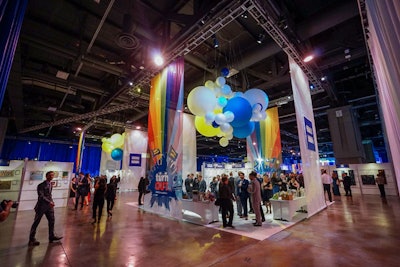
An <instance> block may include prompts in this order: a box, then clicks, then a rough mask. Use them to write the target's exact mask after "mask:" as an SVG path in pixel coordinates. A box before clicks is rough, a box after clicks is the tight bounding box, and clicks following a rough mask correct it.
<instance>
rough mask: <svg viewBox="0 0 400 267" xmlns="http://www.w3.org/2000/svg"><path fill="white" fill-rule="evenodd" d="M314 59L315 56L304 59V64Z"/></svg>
mask: <svg viewBox="0 0 400 267" xmlns="http://www.w3.org/2000/svg"><path fill="white" fill-rule="evenodd" d="M313 59H314V56H313V55H309V56H306V57H305V58H304V59H303V61H304V62H310V61H311V60H313Z"/></svg>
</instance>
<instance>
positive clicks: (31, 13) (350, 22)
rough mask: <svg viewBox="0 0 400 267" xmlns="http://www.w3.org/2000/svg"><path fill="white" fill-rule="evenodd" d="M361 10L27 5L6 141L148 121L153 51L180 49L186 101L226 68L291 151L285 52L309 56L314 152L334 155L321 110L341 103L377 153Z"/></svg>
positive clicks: (201, 140)
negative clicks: (266, 105) (256, 99)
mask: <svg viewBox="0 0 400 267" xmlns="http://www.w3.org/2000/svg"><path fill="white" fill-rule="evenodd" d="M359 13H360V12H359V8H358V3H357V1H356V0H347V1H344V0H313V1H310V0H309V1H306V0H283V1H279V0H269V1H258V0H252V1H250V0H247V1H232V0H222V1H201V0H180V1H179V0H178V1H170V0H168V1H167V0H162V1H161V0H160V1H150V0H137V1H128V0H118V1H105V0H97V1H93V0H92V1H91V0H85V1H82V0H81V1H79V0H56V1H41V0H30V1H29V3H28V7H27V10H26V14H25V18H24V22H23V26H22V29H21V34H20V40H19V45H18V48H17V51H16V53H15V59H14V65H13V69H12V71H11V74H10V79H9V84H8V88H7V93H6V97H5V101H4V103H3V106H2V110H1V116H4V117H8V118H9V125H8V133H7V134H8V136H13V137H14V136H17V137H20V138H28V137H29V138H32V137H35V138H41V139H45V138H49V139H59V140H66V141H76V140H77V139H78V133H76V131H75V129H76V127H77V126H80V127H86V129H87V138H88V139H87V141H88V142H98V143H100V139H101V138H102V137H103V136H109V135H111V134H113V133H116V132H120V133H121V132H123V131H124V129H125V127H136V126H138V125H140V126H142V127H147V108H148V97H149V94H148V92H149V80H150V79H151V77H153V76H154V75H155V74H156V73H157V72H158V71H159V69H158V68H156V67H155V66H154V65H153V64H152V61H151V53H152V52H153V51H154V50H155V49H160V50H161V51H162V52H163V53H164V56H165V57H166V59H167V62H168V61H171V60H173V59H175V58H176V57H177V56H180V55H184V56H185V95H186V96H187V95H188V93H189V92H190V90H191V89H192V88H194V87H196V86H199V85H202V84H204V82H205V81H206V80H208V79H212V80H214V79H215V78H216V77H217V76H219V75H220V70H221V69H222V68H224V67H228V68H230V69H235V70H236V71H237V74H235V75H233V76H231V77H230V78H228V79H227V83H228V84H230V85H231V86H232V88H233V90H234V91H245V90H247V89H249V88H260V89H263V90H264V91H265V92H266V93H267V94H268V96H269V99H270V102H271V103H270V106H278V107H279V116H280V127H281V139H282V148H283V152H284V155H285V156H288V155H289V156H290V155H291V154H292V153H293V154H295V155H298V153H297V152H298V151H299V144H298V137H297V127H296V120H295V111H294V105H293V102H292V101H290V99H289V100H288V96H291V95H292V90H291V85H290V76H289V67H288V56H287V54H286V53H287V52H288V51H289V52H290V53H292V52H293V53H295V54H296V55H298V57H299V58H301V57H303V56H304V55H306V54H308V53H310V52H313V53H315V54H316V58H315V60H314V61H313V62H310V63H308V64H307V65H305V63H303V68H305V69H306V70H308V72H307V73H308V76H309V78H310V81H311V83H312V86H313V87H314V88H313V89H311V92H312V98H313V107H314V112H315V122H316V126H317V136H318V143H319V151H320V156H321V157H326V156H328V157H330V156H333V152H332V142H331V137H330V133H329V125H328V119H327V114H326V110H327V109H329V108H334V107H338V106H342V105H348V104H350V105H353V110H354V112H355V114H356V115H357V118H358V121H359V124H360V129H361V133H362V139H363V141H364V142H372V143H373V145H374V147H375V149H378V150H379V151H384V150H385V146H384V141H383V137H382V136H383V135H382V130H381V121H380V116H379V111H378V108H377V104H376V94H375V89H374V87H373V81H372V78H371V71H370V66H369V61H368V54H367V50H366V46H365V40H364V34H363V28H362V25H361V21H362V19H361V17H360V14H359ZM271 25H273V26H272V27H271ZM213 37H215V38H216V39H217V40H218V43H219V47H218V48H215V47H214V41H213ZM259 38H261V39H262V40H260V41H261V42H257V40H258V39H259ZM282 38H283V41H280V40H282ZM276 41H278V44H277V42H276ZM282 48H283V49H285V50H283V49H282ZM285 52H286V53H285ZM57 74H64V75H65V74H66V75H67V77H62V76H59V75H57ZM323 76H325V77H326V78H327V80H326V81H320V78H321V77H323ZM130 82H132V83H133V84H132V85H131V84H130ZM139 90H140V91H139ZM244 143H245V140H244V139H242V140H239V139H233V140H231V141H230V144H229V146H228V147H227V148H222V147H220V146H219V144H218V140H216V139H213V138H205V137H203V136H201V135H198V140H197V147H198V151H197V153H198V155H226V154H229V155H231V156H232V157H240V156H243V155H245V153H246V149H245V147H244V146H243V144H244Z"/></svg>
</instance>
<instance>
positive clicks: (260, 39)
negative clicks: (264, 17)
mask: <svg viewBox="0 0 400 267" xmlns="http://www.w3.org/2000/svg"><path fill="white" fill-rule="evenodd" d="M264 40H265V34H262V33H260V34H259V35H258V37H257V43H259V44H262V43H263V42H264Z"/></svg>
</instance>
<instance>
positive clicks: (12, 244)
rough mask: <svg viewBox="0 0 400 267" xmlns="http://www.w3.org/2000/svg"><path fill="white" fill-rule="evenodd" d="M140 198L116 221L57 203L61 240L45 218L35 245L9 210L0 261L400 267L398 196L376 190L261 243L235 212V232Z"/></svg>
mask: <svg viewBox="0 0 400 267" xmlns="http://www.w3.org/2000/svg"><path fill="white" fill-rule="evenodd" d="M137 196H138V195H137V193H136V192H129V193H122V194H119V195H118V200H117V202H116V207H115V208H114V210H113V217H112V219H107V215H106V213H105V212H104V213H103V217H102V220H101V222H100V223H99V224H94V225H92V224H91V223H90V222H91V207H84V209H83V210H82V211H79V210H78V211H72V210H71V208H57V209H56V212H55V213H56V215H55V216H56V227H55V230H56V233H57V234H58V235H62V236H64V238H63V239H62V240H61V241H62V242H61V243H51V244H49V243H48V240H47V239H48V237H47V221H46V219H45V218H44V219H43V220H42V222H41V224H40V225H39V228H38V233H37V236H36V237H37V239H38V240H39V241H40V242H41V244H40V245H39V246H37V247H28V244H27V243H28V235H29V229H30V226H31V224H32V222H33V217H34V212H33V211H20V212H18V214H17V216H16V214H12V215H11V216H10V217H9V218H8V219H7V221H5V222H2V223H1V224H0V226H1V234H0V263H1V266H2V267H8V266H10V267H11V266H46V267H47V266H73V267H79V266H85V267H88V266H157V265H160V264H162V265H163V266H397V265H398V262H400V254H399V253H398V247H399V246H400V232H399V231H398V225H400V215H399V213H398V211H399V210H400V201H399V198H398V197H392V196H391V197H388V198H387V201H386V200H384V201H383V200H381V198H379V197H378V196H373V195H371V196H362V197H361V196H357V195H353V197H352V198H350V197H345V196H342V197H335V199H334V200H335V202H334V203H332V204H331V205H330V206H329V207H328V208H327V209H324V210H323V211H321V212H320V213H318V214H316V215H315V216H313V217H311V218H309V219H306V220H303V221H300V222H299V223H297V224H295V225H293V226H291V227H289V228H286V229H283V230H282V231H281V232H279V233H277V234H274V235H272V236H270V237H269V238H266V239H263V240H261V241H260V240H257V239H254V238H249V237H248V236H247V234H246V233H245V231H246V230H247V229H249V230H248V231H252V227H253V226H252V225H251V220H250V219H249V220H248V221H245V222H243V224H241V223H242V222H241V221H240V223H239V218H237V217H235V219H234V224H236V225H237V228H236V229H234V230H233V231H235V234H233V233H231V232H227V231H226V230H225V229H220V228H218V226H219V225H220V222H218V223H214V224H211V225H210V227H204V226H201V225H196V224H192V223H187V222H182V221H177V220H174V219H169V218H165V217H161V216H158V215H155V214H153V213H149V212H145V211H143V210H141V209H138V208H137V207H135V206H132V205H128V204H127V203H132V202H135V201H136V200H137ZM266 219H267V223H266V224H265V225H264V226H263V227H259V228H263V229H264V228H265V229H267V228H268V227H269V226H268V225H269V223H270V220H272V219H271V216H267V218H266ZM247 223H248V224H249V225H248V226H247V225H245V224H247ZM273 223H277V224H278V225H280V226H286V225H285V224H286V223H284V222H280V221H274V222H273ZM253 228H256V227H253ZM229 231H231V230H229ZM256 231H262V230H261V229H260V230H258V229H257V230H256ZM241 232H242V234H241Z"/></svg>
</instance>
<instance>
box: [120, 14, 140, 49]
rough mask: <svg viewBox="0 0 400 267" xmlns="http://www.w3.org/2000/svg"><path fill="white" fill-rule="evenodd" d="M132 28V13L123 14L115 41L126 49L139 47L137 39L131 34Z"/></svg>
mask: <svg viewBox="0 0 400 267" xmlns="http://www.w3.org/2000/svg"><path fill="white" fill-rule="evenodd" d="M133 30H134V27H133V19H132V15H130V14H124V16H123V18H122V32H120V33H118V34H117V36H116V38H115V43H116V44H117V45H118V46H119V47H121V48H123V49H127V50H134V49H136V48H138V47H139V40H138V39H137V38H136V37H135V36H134V35H133V34H132V33H133Z"/></svg>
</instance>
